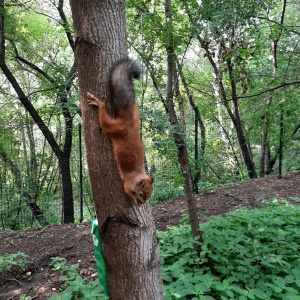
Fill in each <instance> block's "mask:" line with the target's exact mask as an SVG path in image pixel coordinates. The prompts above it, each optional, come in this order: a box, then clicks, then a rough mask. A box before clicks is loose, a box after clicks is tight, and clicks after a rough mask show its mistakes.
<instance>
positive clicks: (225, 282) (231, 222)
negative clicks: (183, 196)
mask: <svg viewBox="0 0 300 300" xmlns="http://www.w3.org/2000/svg"><path fill="white" fill-rule="evenodd" d="M201 229H202V231H203V239H204V242H203V245H202V252H201V255H200V257H197V256H196V255H195V252H194V248H193V240H192V237H191V233H190V228H189V226H188V225H187V224H182V225H180V226H177V227H171V228H170V229H169V230H168V231H166V232H160V233H159V238H160V243H161V257H162V260H163V280H164V291H165V299H166V300H167V299H200V300H211V299H222V300H223V299H224V300H225V299H239V300H247V299H282V300H296V299H299V290H300V252H299V245H300V231H299V229H300V207H299V206H295V205H291V204H289V203H288V202H283V203H282V202H281V201H280V202H279V203H278V201H277V202H274V201H273V202H271V205H268V206H267V207H265V208H261V209H256V210H248V209H239V210H236V211H234V212H230V213H228V214H226V217H222V216H216V217H212V218H211V219H210V221H209V222H207V223H204V224H202V225H201Z"/></svg>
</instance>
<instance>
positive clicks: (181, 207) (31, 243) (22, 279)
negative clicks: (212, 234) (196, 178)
mask: <svg viewBox="0 0 300 300" xmlns="http://www.w3.org/2000/svg"><path fill="white" fill-rule="evenodd" d="M293 197H297V198H300V173H293V174H288V175H286V176H285V177H284V178H282V179H277V178H263V179H255V180H249V181H245V182H243V183H240V184H237V185H234V186H230V187H226V188H218V189H215V190H211V191H209V192H202V193H200V194H199V195H196V201H197V206H198V208H199V210H200V216H201V220H202V221H206V220H207V218H208V217H209V216H212V215H219V214H221V215H222V214H224V213H226V212H229V211H232V210H235V209H237V208H240V207H248V208H250V209H254V208H256V207H258V205H259V203H260V202H261V201H262V200H263V199H272V198H283V199H287V200H289V199H292V198H293ZM184 213H186V203H185V200H184V198H180V199H175V200H172V201H169V202H164V203H161V204H159V205H156V206H155V207H153V215H154V219H155V222H156V227H157V229H158V230H165V229H166V228H167V226H170V225H176V224H178V223H179V222H180V219H181V216H182V214H184ZM16 252H24V253H26V254H28V255H29V257H30V263H29V264H28V265H27V266H26V269H25V271H20V270H18V269H15V270H13V271H12V272H7V274H5V277H4V278H3V277H2V278H0V300H16V299H19V298H20V296H21V295H27V296H31V297H32V299H35V300H45V299H47V298H48V297H50V296H51V295H52V294H53V293H58V292H59V291H60V282H59V280H58V278H59V277H60V275H59V274H57V273H56V272H54V271H52V270H51V266H50V258H51V257H64V258H66V259H67V263H68V265H72V264H75V263H78V264H79V267H78V270H79V272H80V273H81V274H82V275H83V276H86V277H89V278H90V279H91V278H94V277H95V274H96V270H95V261H94V256H93V244H92V236H91V226H90V223H84V224H64V225H51V226H45V227H39V228H34V229H27V230H23V231H5V232H1V233H0V255H2V254H4V253H16Z"/></svg>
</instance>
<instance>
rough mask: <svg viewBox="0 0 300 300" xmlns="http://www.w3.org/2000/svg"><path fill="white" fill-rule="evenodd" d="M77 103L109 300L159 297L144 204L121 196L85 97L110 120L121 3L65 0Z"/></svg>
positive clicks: (154, 243) (122, 35) (123, 52)
mask: <svg viewBox="0 0 300 300" xmlns="http://www.w3.org/2000/svg"><path fill="white" fill-rule="evenodd" d="M70 4H71V9H72V15H73V21H74V33H75V44H76V59H77V67H78V79H79V90H80V102H81V112H82V122H83V129H84V138H85V141H86V152H87V161H88V166H89V173H90V178H91V184H92V191H93V197H94V203H95V208H96V212H97V218H98V224H99V230H100V234H101V238H102V252H103V257H104V261H105V267H106V275H107V281H108V290H109V299H110V300H116V299H124V300H125V299H126V300H127V299H130V300H135V299H136V300H141V299H147V300H151V299H153V300H159V299H162V298H163V293H162V281H161V271H160V261H159V247H158V240H157V237H156V234H155V224H154V219H153V217H152V212H151V206H150V203H149V202H147V203H146V204H144V205H142V206H140V207H136V206H133V204H132V202H131V201H130V200H129V198H128V197H126V196H125V195H124V193H123V191H122V186H121V179H120V176H119V174H118V171H117V168H116V163H115V160H114V157H113V152H112V145H111V142H110V140H109V139H108V138H107V137H106V136H105V135H104V134H102V133H100V131H99V126H98V118H97V111H96V110H94V109H93V108H92V107H90V106H88V103H87V98H86V93H87V92H91V93H92V94H94V95H95V96H96V97H98V98H99V99H102V100H104V101H105V103H106V107H107V109H108V111H109V113H111V114H112V115H113V112H112V102H111V99H110V95H109V91H108V84H107V83H108V74H109V69H110V67H111V66H112V64H113V63H114V62H115V61H116V60H118V59H119V58H121V57H124V56H127V43H126V23H125V5H124V1H120V0H115V1H109V0H108V1H97V0H70Z"/></svg>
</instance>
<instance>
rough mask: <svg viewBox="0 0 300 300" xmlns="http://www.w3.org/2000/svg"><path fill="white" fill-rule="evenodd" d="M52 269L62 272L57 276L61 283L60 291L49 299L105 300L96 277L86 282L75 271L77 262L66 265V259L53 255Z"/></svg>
mask: <svg viewBox="0 0 300 300" xmlns="http://www.w3.org/2000/svg"><path fill="white" fill-rule="evenodd" d="M52 264H53V270H56V271H58V272H60V273H61V274H63V276H62V277H60V278H59V280H60V281H61V282H63V285H62V289H63V291H62V293H61V294H54V295H52V296H51V297H50V298H48V299H49V300H79V299H80V300H85V299H93V300H105V299H107V298H106V296H105V295H104V294H103V289H102V287H101V285H100V283H99V281H98V279H96V280H95V281H91V282H88V281H87V279H84V278H82V277H81V276H80V274H79V273H78V271H77V267H78V264H75V265H72V266H70V267H69V266H67V265H66V259H64V258H59V257H53V258H52Z"/></svg>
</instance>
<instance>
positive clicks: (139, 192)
mask: <svg viewBox="0 0 300 300" xmlns="http://www.w3.org/2000/svg"><path fill="white" fill-rule="evenodd" d="M153 181H154V178H153V177H150V176H147V177H145V178H142V179H141V180H139V181H138V182H137V183H136V184H135V186H134V193H135V195H136V198H137V202H138V203H139V204H143V203H145V202H146V201H147V200H148V199H149V198H150V196H151V193H152V183H153Z"/></svg>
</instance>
